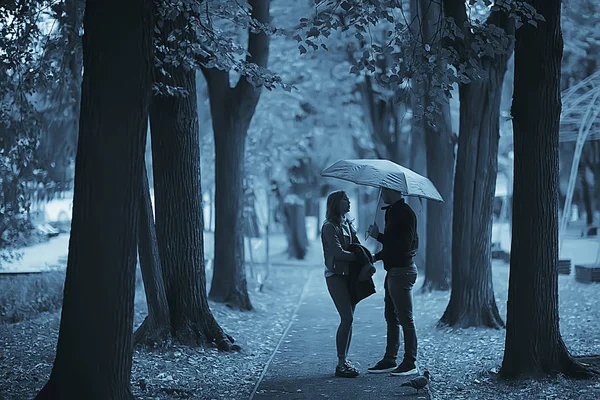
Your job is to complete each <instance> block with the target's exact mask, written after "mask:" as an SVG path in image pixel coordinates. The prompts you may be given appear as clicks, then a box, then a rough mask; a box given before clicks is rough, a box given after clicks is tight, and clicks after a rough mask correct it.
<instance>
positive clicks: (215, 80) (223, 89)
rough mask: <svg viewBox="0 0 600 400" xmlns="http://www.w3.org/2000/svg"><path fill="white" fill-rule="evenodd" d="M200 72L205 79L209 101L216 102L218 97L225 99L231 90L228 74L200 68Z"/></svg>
mask: <svg viewBox="0 0 600 400" xmlns="http://www.w3.org/2000/svg"><path fill="white" fill-rule="evenodd" d="M200 70H201V71H202V75H204V79H206V86H207V87H208V95H209V98H210V99H215V100H216V99H217V98H218V97H225V96H227V94H229V91H230V90H231V88H230V87H229V72H227V71H222V70H220V69H217V68H206V67H201V68H200ZM213 96H214V97H213ZM211 104H212V101H211Z"/></svg>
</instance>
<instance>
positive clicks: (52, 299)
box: [0, 271, 65, 323]
mask: <svg viewBox="0 0 600 400" xmlns="http://www.w3.org/2000/svg"><path fill="white" fill-rule="evenodd" d="M64 281H65V272H64V271H52V272H46V273H40V274H19V275H0V323H16V322H20V321H23V320H26V319H31V318H34V317H36V316H37V315H38V314H40V313H43V312H53V311H57V310H59V309H60V307H61V304H62V297H63V287H64Z"/></svg>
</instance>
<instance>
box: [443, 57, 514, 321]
mask: <svg viewBox="0 0 600 400" xmlns="http://www.w3.org/2000/svg"><path fill="white" fill-rule="evenodd" d="M498 57H500V56H498ZM501 58H502V59H496V60H486V61H485V62H484V64H486V65H485V66H484V68H485V69H486V71H487V72H488V74H489V75H488V77H487V78H485V79H484V80H481V81H475V82H471V83H470V84H466V85H465V84H461V85H460V86H459V93H460V134H459V136H458V141H459V142H458V156H457V164H456V178H455V181H454V185H455V186H454V214H453V216H454V217H453V221H454V222H453V232H452V237H453V238H454V240H453V243H452V293H451V296H450V302H449V303H448V307H447V308H446V311H445V312H444V315H443V316H442V318H441V320H440V322H441V323H443V324H447V325H450V326H457V327H461V328H467V327H471V326H488V327H491V328H501V327H504V322H503V321H502V318H501V317H500V314H499V312H498V307H497V306H496V300H495V298H494V287H493V283H492V258H491V247H490V243H491V241H492V217H493V215H492V212H493V200H494V191H495V186H496V175H497V171H498V140H499V138H500V135H499V118H500V97H501V94H502V92H501V88H502V79H503V77H504V73H505V71H506V57H501Z"/></svg>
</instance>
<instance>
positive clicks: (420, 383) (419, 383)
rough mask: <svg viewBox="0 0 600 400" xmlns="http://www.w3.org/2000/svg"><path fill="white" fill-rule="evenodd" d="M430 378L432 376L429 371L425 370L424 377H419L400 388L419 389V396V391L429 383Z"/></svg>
mask: <svg viewBox="0 0 600 400" xmlns="http://www.w3.org/2000/svg"><path fill="white" fill-rule="evenodd" d="M430 377H431V375H430V374H429V371H427V370H425V372H423V376H418V377H416V378H415V379H411V380H410V381H408V382H404V383H403V384H402V385H400V386H409V387H411V388H415V389H417V394H419V390H420V389H423V388H424V387H425V386H427V384H428V383H429V378H430Z"/></svg>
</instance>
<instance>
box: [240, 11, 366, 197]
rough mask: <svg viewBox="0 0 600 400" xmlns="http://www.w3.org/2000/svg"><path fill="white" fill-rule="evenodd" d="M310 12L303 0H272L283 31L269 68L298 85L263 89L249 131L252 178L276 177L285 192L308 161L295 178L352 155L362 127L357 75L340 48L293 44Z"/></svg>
mask: <svg viewBox="0 0 600 400" xmlns="http://www.w3.org/2000/svg"><path fill="white" fill-rule="evenodd" d="M309 11H310V9H309V8H308V7H307V6H306V5H305V4H303V2H295V1H286V2H277V3H275V2H274V3H273V5H272V8H271V13H272V15H273V23H274V24H276V25H277V26H278V29H279V31H280V32H282V34H281V35H276V36H273V37H272V38H271V52H270V54H271V55H270V59H269V63H270V68H272V69H273V70H274V71H275V72H276V73H277V74H278V75H279V76H280V77H281V79H282V80H283V81H284V82H287V83H289V84H290V85H293V87H294V90H292V91H291V92H286V91H282V90H275V91H270V92H264V93H263V94H262V95H261V99H260V102H259V104H258V107H257V109H256V113H255V115H254V118H253V121H252V124H251V126H250V129H249V132H248V140H247V151H246V171H247V175H248V177H249V178H250V179H251V180H253V181H254V182H257V181H258V180H259V179H269V180H270V179H273V180H274V181H275V182H276V183H277V185H278V187H279V189H280V191H281V192H282V193H284V194H285V193H286V192H287V191H288V190H290V189H291V188H290V187H289V184H290V180H291V179H292V176H291V174H290V171H291V170H293V169H297V168H298V167H300V166H301V165H303V166H306V167H308V169H307V170H306V168H304V169H305V170H306V172H307V173H309V175H310V176H305V177H295V179H308V180H314V179H315V178H316V177H317V176H318V174H319V173H320V171H321V170H322V169H323V168H325V166H326V164H327V163H331V162H333V161H337V159H338V158H341V157H344V156H349V155H351V154H352V141H351V140H350V139H351V135H352V134H358V132H361V131H364V125H363V123H362V112H361V109H360V107H359V106H358V98H357V96H356V94H355V93H354V89H353V86H354V84H355V83H356V77H354V76H352V75H349V74H347V73H345V71H344V70H347V68H349V67H350V64H349V63H348V62H342V63H340V61H339V60H340V59H344V55H345V51H343V49H342V47H341V46H332V48H331V49H330V51H329V52H328V53H312V54H304V55H300V54H298V52H297V51H296V49H295V45H294V44H295V40H294V39H293V38H292V33H293V32H294V29H295V25H296V24H297V16H298V15H304V14H306V13H308V12H309ZM332 39H335V40H341V38H338V37H336V35H334V37H332ZM275 109H276V110H277V112H273V110H275ZM332 156H333V157H336V159H332ZM308 171H310V172H308Z"/></svg>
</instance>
